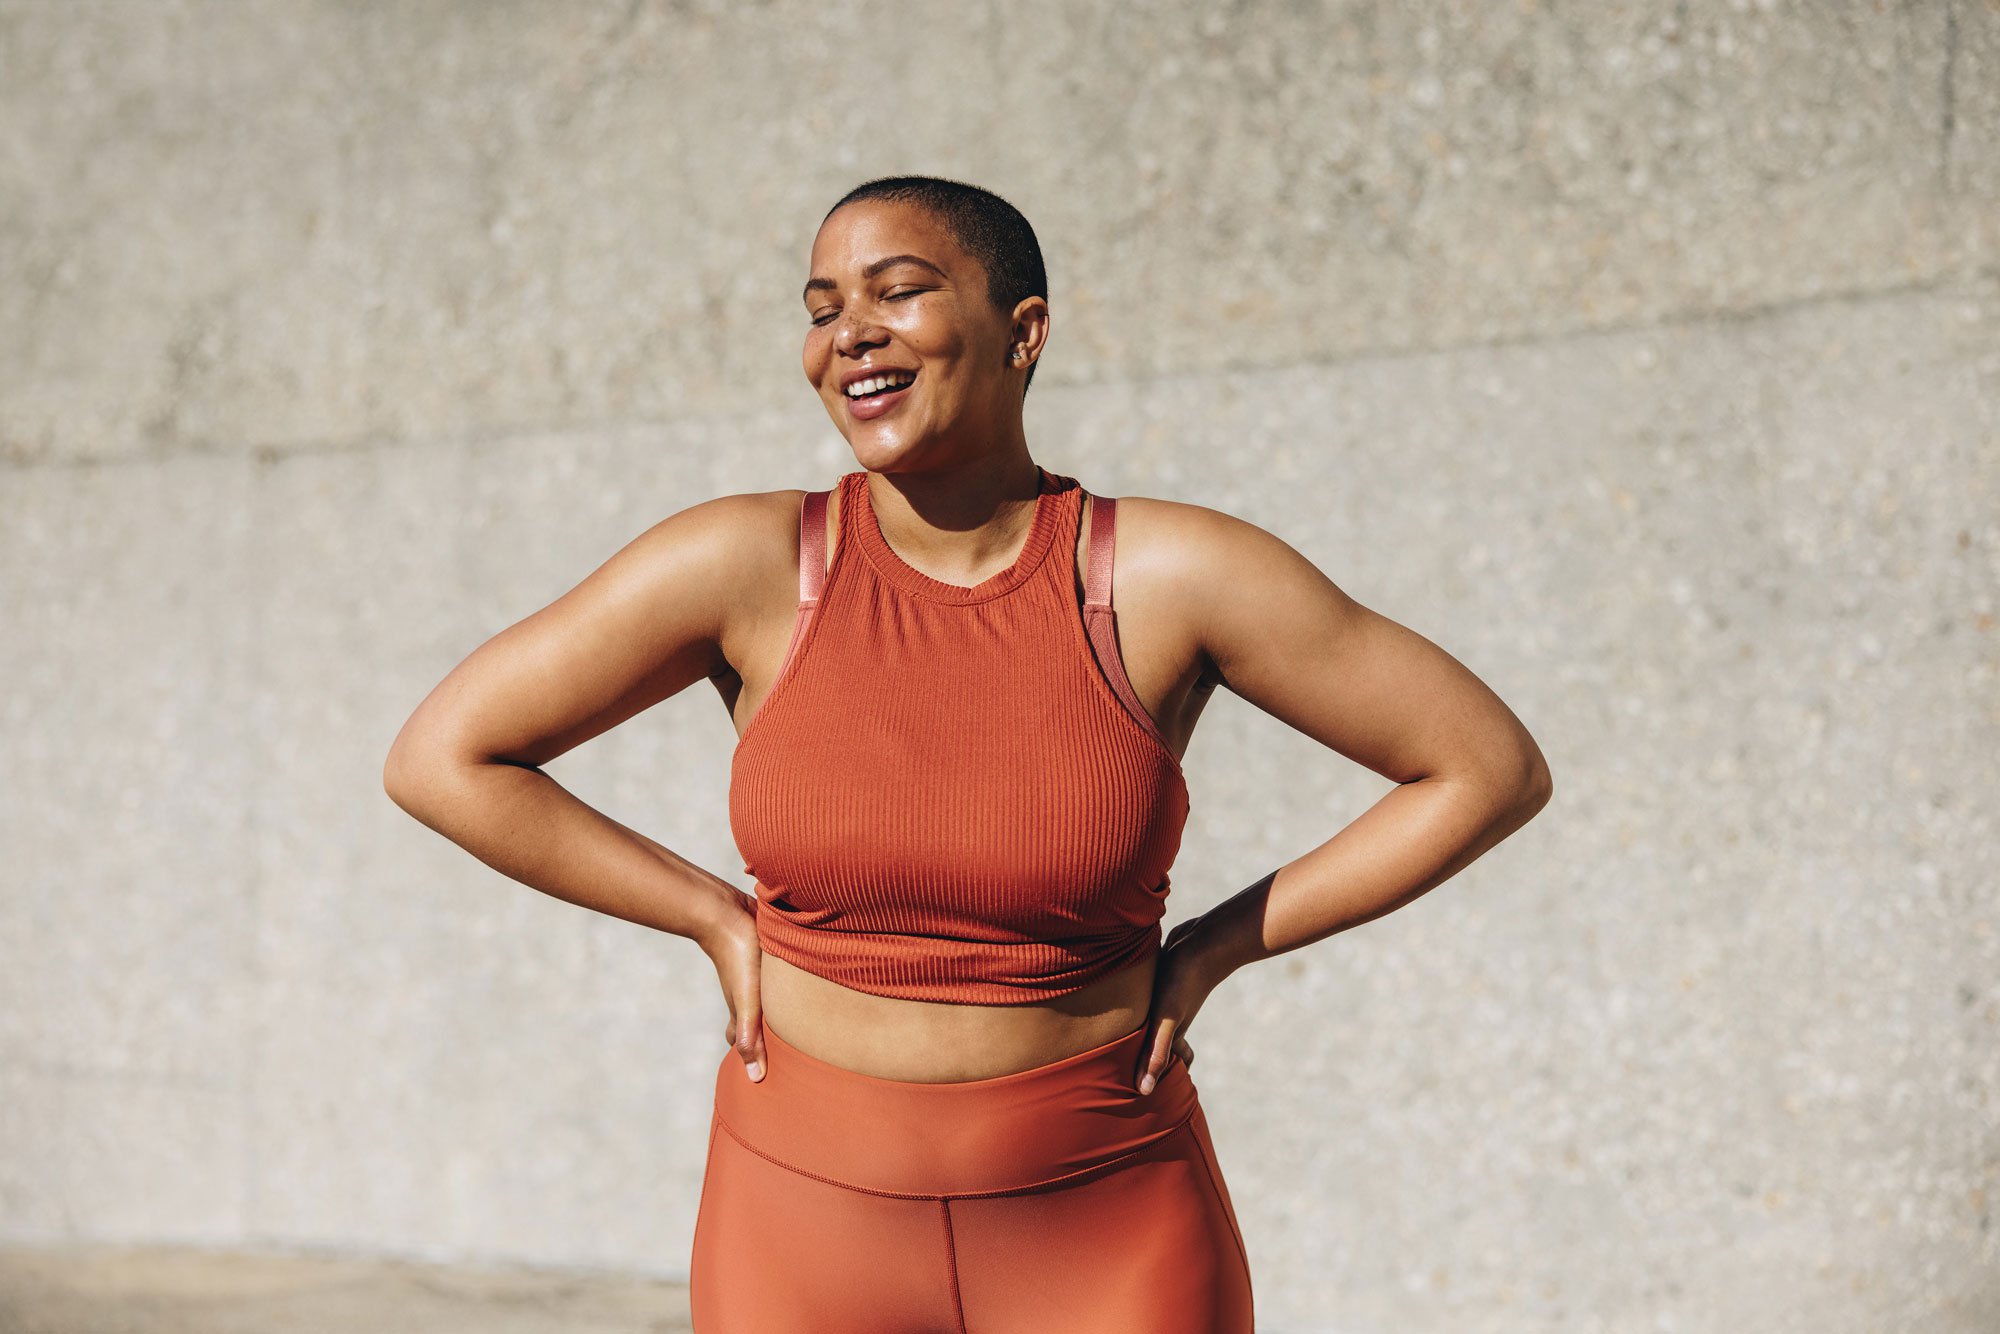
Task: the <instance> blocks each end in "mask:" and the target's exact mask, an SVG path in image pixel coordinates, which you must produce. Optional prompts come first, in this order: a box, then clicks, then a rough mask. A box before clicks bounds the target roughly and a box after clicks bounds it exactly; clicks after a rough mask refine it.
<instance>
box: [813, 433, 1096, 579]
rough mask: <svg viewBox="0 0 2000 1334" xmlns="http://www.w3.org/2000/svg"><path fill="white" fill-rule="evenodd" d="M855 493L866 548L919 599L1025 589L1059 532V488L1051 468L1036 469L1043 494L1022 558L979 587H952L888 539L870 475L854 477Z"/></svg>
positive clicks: (872, 558) (872, 560)
mask: <svg viewBox="0 0 2000 1334" xmlns="http://www.w3.org/2000/svg"><path fill="white" fill-rule="evenodd" d="M853 476H854V478H855V482H854V490H855V491H857V492H859V493H860V494H858V495H853V494H851V493H850V501H851V503H852V504H853V506H854V508H856V509H857V510H859V511H860V512H859V514H858V515H857V516H856V519H857V524H856V527H857V528H858V530H859V532H860V538H861V549H862V551H863V552H865V553H866V554H867V556H868V559H869V563H870V564H872V565H873V566H874V567H875V568H876V570H877V571H878V572H879V573H880V574H881V575H882V577H883V578H885V579H887V580H888V581H889V582H891V583H893V584H895V585H896V586H897V587H898V588H901V589H903V590H904V591H905V592H908V593H913V594H915V595H916V596H918V597H922V598H929V599H930V600H931V601H933V602H951V603H958V604H965V603H971V602H985V601H987V600H989V599H991V598H997V597H999V596H1000V595H1001V594H1003V593H1008V592H1011V591H1013V590H1014V589H1016V588H1018V587H1020V585H1021V584H1022V582H1023V581H1025V580H1026V579H1027V578H1028V576H1029V575H1031V574H1033V573H1034V572H1035V570H1036V568H1037V567H1038V566H1039V565H1040V564H1041V563H1042V558H1043V557H1044V556H1046V555H1048V553H1049V547H1050V546H1051V545H1053V541H1054V538H1055V530H1056V506H1055V504H1054V501H1053V497H1054V496H1055V495H1056V488H1055V487H1054V485H1053V479H1052V478H1051V476H1050V474H1049V470H1048V469H1047V468H1044V467H1042V466H1041V465H1040V464H1036V465H1035V481H1036V485H1037V486H1038V487H1039V490H1037V491H1036V492H1035V513H1034V517H1033V518H1032V519H1031V520H1030V521H1029V524H1028V537H1027V540H1026V541H1025V542H1023V543H1022V544H1021V551H1020V554H1019V555H1017V556H1015V557H1014V563H1013V564H1012V565H1009V566H1008V567H1007V568H1006V569H1004V570H1001V571H1000V572H999V573H997V574H992V575H989V576H987V577H986V578H985V579H982V580H980V581H979V582H978V583H976V584H972V585H966V584H950V583H946V582H945V581H944V580H942V579H933V578H932V577H931V576H930V575H927V574H925V573H924V572H923V571H922V570H919V569H918V568H917V567H916V566H914V565H911V564H910V563H909V562H908V561H906V560H904V559H903V558H902V557H901V556H898V555H897V554H896V549H895V548H894V547H892V546H890V545H889V539H888V538H886V537H884V536H883V535H882V525H881V522H880V521H879V520H878V519H877V518H876V517H875V502H874V500H873V499H872V497H871V496H870V494H869V489H868V474H867V472H866V471H862V472H857V473H855V474H853Z"/></svg>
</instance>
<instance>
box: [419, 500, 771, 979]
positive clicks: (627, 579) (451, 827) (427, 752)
mask: <svg viewBox="0 0 2000 1334" xmlns="http://www.w3.org/2000/svg"><path fill="white" fill-rule="evenodd" d="M768 503H769V502H768V499H767V498H766V497H761V496H754V495H751V496H724V497H719V498H717V499H715V500H710V501H706V502H703V503H701V504H698V505H694V506H691V507H689V508H688V509H685V510H682V511H681V512H679V513H677V514H675V515H672V516H671V517H669V518H666V519H663V520H661V521H660V522H659V523H658V524H655V525H654V526H653V527H652V528H651V529H649V530H647V531H646V532H645V533H642V534H641V535H640V536H638V537H637V538H635V539H633V541H632V542H631V543H629V544H628V545H627V546H626V547H625V548H624V549H623V550H621V551H619V552H618V553H617V554H616V555H614V556H613V557H612V558H611V559H610V560H608V561H606V562H605V563H604V564H603V565H602V566H601V567H599V568H598V569H597V570H596V571H594V572H593V573H591V574H590V575H589V577H587V578H586V579H584V581H583V582H582V583H580V584H578V585H577V586H576V587H575V588H574V589H572V590H570V591H569V592H568V593H565V594H564V595H563V596H562V597H560V598H558V599H557V600H556V601H555V602H552V603H550V604H549V605H548V606H547V607H544V608H543V609H542V610H540V611H538V612H536V613H535V614H534V615H532V616H530V617H528V618H527V619H526V620H524V621H521V622H519V623H518V624H516V625H512V626H509V627H508V628H507V629H505V630H503V631H501V632H500V633H499V634H497V635H495V636H494V637H493V638H492V639H490V640H488V641H487V642H486V643H485V644H483V645H481V646H480V647H479V648H478V649H476V650H475V651H474V652H473V653H472V655H471V656H470V657H468V658H466V659H465V661H463V662H461V663H460V664H459V665H458V666H457V667H455V668H453V669H452V671H451V673H450V674H449V675H447V676H446V677H445V678H444V680H443V681H442V682H441V683H439V685H438V686H437V688H436V689H434V690H433V691H431V693H430V695H429V696H428V697H426V698H425V699H424V701H423V702H422V703H421V704H420V705H419V706H418V707H417V710H416V712H415V713H414V714H412V715H411V716H410V718H409V721H407V722H406V723H404V725H403V728H402V731H401V732H400V733H399V734H398V735H397V737H396V740H395V743H394V744H393V745H392V746H391V747H390V750H389V754H388V759H387V761H386V763H385V765H384V767H383V774H382V780H383V787H384V789H385V790H386V791H387V792H388V794H389V796H390V798H391V799H392V800H394V801H395V803H396V804H397V805H398V806H400V807H402V808H403V809H404V810H405V811H408V812H409V813H410V814H411V815H412V816H414V817H415V818H416V819H417V820H419V821H421V822H422V823H423V824H425V825H427V826H429V827H430V828H432V829H434V830H436V831H437V832H438V833H440V834H443V835H444V836H445V837H446V838H449V839H450V840H452V841H453V842H454V843H457V844H458V845H459V846H461V847H463V848H464V849H465V850H466V851H468V852H470V853H472V854H473V855H474V856H475V857H477V858H479V860H481V861H483V862H485V863H486V864H487V865H488V866H491V867H492V868H493V869H494V870H496V871H499V872H500V873H501V874H503V875H507V876H510V877H512V878H513V879H515V880H518V881H520V882H521V883H523V884H525V885H528V886H531V887H532V888H534V889H538V890H541V891H542V892H544V893H546V894H550V895H553V896H554V897H556V898H559V899H563V900H565V901H566V902H569V903H574V904H577V905H579V906H581V907H585V908H589V909H592V910H594V911H596V912H601V913H608V914H610V915H611V916H614V917H620V918H623V919H625V920H626V921H629V922H637V923H639V924H640V925H642V926H650V927H654V928H657V929H658V930H661V931H669V932H672V933H674V934H675V935H680V936H687V937H689V938H690V939H693V940H696V941H697V942H700V943H702V944H703V948H704V949H707V948H709V944H708V941H709V940H710V938H711V937H712V936H714V935H715V934H716V933H718V932H719V931H720V930H722V928H723V927H724V926H725V925H727V924H728V918H729V914H731V913H737V914H740V913H742V912H743V911H745V902H744V900H745V896H744V895H743V894H742V893H741V891H738V890H737V889H735V888H734V887H733V886H731V885H729V884H728V883H727V882H725V881H723V880H722V879H720V878H719V877H717V876H715V875H712V874H710V873H709V872H707V871H704V870H702V869H701V868H700V867H698V866H695V865H693V864H692V863H690V862H688V861H686V860H684V859H682V858H681V857H679V856H677V855H676V854H674V853H673V852H671V851H670V850H668V849H667V848H665V847H662V846H661V845H660V844H658V843H656V842H654V841H653V840H651V839H649V838H647V837H645V836H644V835H643V834H639V833H636V832H635V831H633V830H631V829H628V828H626V827H625V826H624V825H622V824H620V823H619V822H618V821H616V820H613V819H611V818H610V817H609V816H606V815H604V814H603V813H601V812H599V811H597V810H596V809H594V808H593V807H591V806H588V805H586V804H585V803H584V802H583V801H582V800H580V799H579V798H577V797H576V796H574V795H572V794H571V793H570V792H569V791H568V790H567V789H566V788H564V787H563V786H562V785H561V784H559V783H557V782H556V781H555V779H553V778H551V777H550V776H549V775H548V774H546V773H544V772H543V771H542V770H541V768H540V767H539V766H540V765H542V764H545V763H547V762H548V761H550V760H552V759H554V758H555V757H556V756H558V755H561V754H563V753H564V752H566V751H568V750H571V749H573V748H574V747H576V746H579V745H581V744H582V743H583V742H585V741H587V740H589V739H590V738H591V737H594V736H597V735H598V734H599V733H602V732H604V731H607V730H608V729H610V728H611V727H614V726H616V725H617V724H618V723H620V722H623V721H624V720H625V719H627V718H630V717H632V716H633V715H634V714H637V713H639V712H641V711H643V710H645V709H647V708H649V707H651V706H652V705H653V704H656V703H658V702H659V701H660V700H663V699H666V698H668V697H669V696H671V695H674V694H676V693H678V692H679V691H681V690H683V689H685V688H686V687H687V686H689V685H691V684H693V683H694V682H697V681H701V680H703V679H705V678H707V677H708V676H709V675H710V674H711V673H713V672H715V671H717V670H719V669H721V668H723V667H725V666H726V665H727V663H726V661H725V660H724V658H723V655H722V649H721V645H722V642H723V634H724V624H723V622H724V617H725V615H726V613H727V611H728V609H729V607H730V606H731V605H732V600H733V599H737V600H738V601H737V602H736V605H738V606H740V605H742V603H741V601H740V599H741V597H742V595H743V585H744V584H745V581H746V578H748V577H754V575H755V573H756V572H757V571H758V570H759V565H758V562H760V561H762V562H765V563H766V564H768V562H769V560H770V559H771V557H772V555H773V554H774V553H771V552H764V551H753V550H750V549H749V548H752V547H754V546H756V545H757V537H758V533H759V531H760V528H759V523H758V520H759V518H760V516H762V515H763V514H765V513H767V511H765V510H760V509H758V508H757V507H758V506H761V505H767V504H768ZM776 554H777V555H778V557H779V558H781V559H782V557H783V553H776Z"/></svg>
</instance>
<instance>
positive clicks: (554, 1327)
mask: <svg viewBox="0 0 2000 1334" xmlns="http://www.w3.org/2000/svg"><path fill="white" fill-rule="evenodd" d="M688 1328H689V1325H688V1299H687V1288H686V1286H685V1285H684V1284H679V1283H668V1282H663V1281H659V1280H653V1279H638V1278H628V1277H621V1276H619V1275H615V1274H577V1273H573V1272H550V1271H546V1270H515V1269H473V1268H467V1267H464V1266H458V1265H427V1264H412V1263H408V1262H405V1261H391V1260H346V1259H323V1258H314V1257H302V1256H295V1255H259V1254H243V1253H225V1252H209V1251H190V1250H170V1249H163V1248H162V1249H156V1248H134V1247H106V1246H62V1247H35V1248H28V1247H20V1246H16V1247H10V1248H0V1331H5V1334H354V1331H356V1330H385V1331H393V1332H394V1334H553V1331H558V1330H560V1331H562V1334H673V1331H684V1330H687V1329H688Z"/></svg>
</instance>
